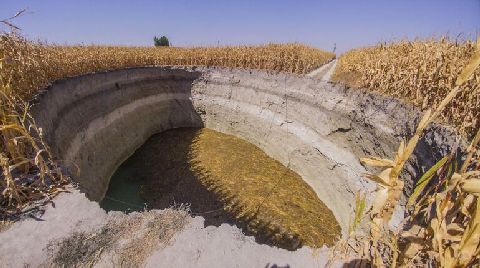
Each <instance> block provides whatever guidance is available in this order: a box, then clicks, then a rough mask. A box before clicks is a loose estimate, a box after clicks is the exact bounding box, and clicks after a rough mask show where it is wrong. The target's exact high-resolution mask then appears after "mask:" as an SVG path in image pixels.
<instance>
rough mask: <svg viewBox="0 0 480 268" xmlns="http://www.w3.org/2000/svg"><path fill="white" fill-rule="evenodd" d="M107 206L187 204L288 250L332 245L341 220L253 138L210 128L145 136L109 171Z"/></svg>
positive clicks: (213, 221) (211, 220)
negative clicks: (120, 162)
mask: <svg viewBox="0 0 480 268" xmlns="http://www.w3.org/2000/svg"><path fill="white" fill-rule="evenodd" d="M100 204H101V207H102V208H104V209H105V210H107V211H109V210H120V211H127V212H128V211H138V210H142V209H144V208H145V207H146V208H148V209H165V208H169V207H172V206H175V205H178V204H189V205H190V210H191V213H192V214H193V215H194V216H202V217H204V219H205V226H211V225H213V226H220V225H221V224H223V223H226V224H230V225H235V226H237V227H238V228H240V229H242V231H243V232H244V233H246V234H248V235H253V236H254V237H255V240H256V241H257V242H258V243H262V244H268V245H272V246H277V247H281V248H285V249H289V250H294V249H297V248H299V247H301V246H303V245H308V246H312V247H321V246H323V245H329V246H330V245H333V243H334V242H335V241H336V239H338V238H339V237H340V226H339V224H338V223H337V221H336V219H335V217H334V215H333V213H332V212H331V211H330V210H329V209H328V208H327V206H326V205H325V204H324V203H323V202H322V201H321V200H320V199H319V198H318V197H317V195H316V194H315V192H314V191H313V189H311V187H310V186H308V184H306V183H305V182H304V181H303V180H302V178H301V177H300V176H299V175H298V174H297V173H295V172H293V171H291V170H290V169H288V168H287V167H285V166H283V165H282V164H281V163H280V162H278V161H276V160H274V159H273V158H271V157H269V156H268V155H266V154H265V153H264V152H263V151H262V150H260V149H259V148H258V147H256V146H255V145H253V144H251V143H248V142H246V141H244V140H242V139H240V138H237V137H235V136H232V135H227V134H223V133H220V132H217V131H214V130H211V129H207V128H178V129H171V130H167V131H164V132H162V133H159V134H155V135H153V136H152V137H150V138H149V139H148V140H147V141H146V142H145V144H143V145H142V146H141V147H140V148H139V149H138V150H137V151H136V152H135V153H134V154H133V155H132V156H131V157H130V158H129V159H127V160H126V161H125V162H124V163H123V164H122V165H121V166H120V167H119V168H118V169H117V171H116V172H115V174H114V175H113V176H112V178H111V179H110V184H109V188H108V190H107V193H106V194H105V197H104V199H103V200H102V201H101V203H100Z"/></svg>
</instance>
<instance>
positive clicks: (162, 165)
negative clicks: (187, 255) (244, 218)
mask: <svg viewBox="0 0 480 268" xmlns="http://www.w3.org/2000/svg"><path fill="white" fill-rule="evenodd" d="M198 130H199V129H198V128H180V129H172V130H167V131H164V132H162V133H159V134H155V135H153V136H152V137H150V138H149V139H148V140H147V141H146V142H145V144H143V145H142V146H141V147H140V148H139V149H138V150H137V151H136V152H135V153H134V154H133V155H132V156H131V157H130V158H129V159H127V160H126V161H125V162H124V163H123V164H122V165H121V166H120V167H119V168H118V169H117V170H116V172H115V174H114V175H113V176H112V178H111V180H110V185H109V188H108V191H107V193H106V195H105V198H104V199H103V200H102V202H101V203H100V205H101V207H102V208H104V209H105V210H107V211H111V210H114V211H127V212H128V211H139V210H143V209H144V208H147V209H165V208H169V207H172V206H178V205H179V204H189V206H190V210H191V213H192V215H194V216H202V217H204V218H205V226H210V225H213V226H220V225H221V224H222V223H228V224H231V225H237V226H238V224H237V222H236V221H235V219H234V218H233V217H232V216H230V215H229V214H228V213H227V212H225V211H224V210H223V204H222V203H221V202H220V201H219V200H218V199H217V197H216V196H215V194H214V193H213V192H211V191H209V190H208V189H207V188H206V187H205V186H203V185H202V184H201V183H200V181H199V180H198V179H197V177H196V176H195V174H194V173H193V172H192V170H191V167H190V164H189V154H190V151H191V145H192V142H193V139H194V138H195V136H196V133H197V131H198Z"/></svg>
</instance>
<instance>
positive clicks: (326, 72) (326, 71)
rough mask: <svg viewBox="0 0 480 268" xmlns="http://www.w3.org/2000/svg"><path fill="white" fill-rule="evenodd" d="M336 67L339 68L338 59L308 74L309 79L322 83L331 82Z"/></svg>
mask: <svg viewBox="0 0 480 268" xmlns="http://www.w3.org/2000/svg"><path fill="white" fill-rule="evenodd" d="M335 66H337V60H336V59H334V60H332V61H331V62H329V63H327V64H325V65H322V66H320V68H318V69H316V70H313V71H312V72H311V73H309V74H307V77H312V78H317V79H320V80H321V81H330V78H331V76H332V74H333V72H334V71H335Z"/></svg>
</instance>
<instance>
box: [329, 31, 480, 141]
mask: <svg viewBox="0 0 480 268" xmlns="http://www.w3.org/2000/svg"><path fill="white" fill-rule="evenodd" d="M474 50H475V45H474V42H471V41H466V42H461V43H456V42H453V41H451V40H449V39H447V38H443V39H442V40H440V41H436V40H418V41H400V42H394V43H387V44H378V45H376V46H373V47H367V48H360V49H353V50H351V51H349V52H347V53H345V54H344V55H342V56H341V57H340V58H339V60H338V64H337V68H336V70H335V73H334V75H333V77H332V79H333V80H335V81H340V82H343V83H346V84H348V85H350V86H353V87H364V88H367V89H370V90H373V91H377V92H381V93H383V94H386V95H391V96H394V97H398V98H401V99H404V100H407V101H409V102H412V103H414V104H415V105H417V106H419V107H422V108H424V109H426V108H429V107H435V106H437V105H438V104H439V103H440V102H441V101H442V100H443V99H444V98H445V96H446V95H447V94H448V92H450V90H452V89H453V88H454V87H455V81H456V80H457V76H458V75H459V73H460V71H461V70H462V69H463V67H464V66H465V64H466V63H467V61H468V60H469V59H470V58H471V57H472V55H473V53H474ZM461 89H462V91H461V92H459V93H458V94H457V96H456V97H455V99H453V100H452V101H451V102H450V103H449V105H448V106H447V107H446V108H445V110H444V111H443V112H442V114H441V116H440V119H441V120H442V121H444V122H446V123H448V124H450V125H453V126H455V127H456V128H457V129H458V130H460V131H461V132H462V134H467V135H468V136H470V137H471V136H472V135H474V134H475V131H476V129H478V128H479V127H480V70H478V69H477V70H476V71H475V74H474V75H473V76H472V77H470V78H469V80H468V81H466V83H465V84H464V85H463V86H462V87H461Z"/></svg>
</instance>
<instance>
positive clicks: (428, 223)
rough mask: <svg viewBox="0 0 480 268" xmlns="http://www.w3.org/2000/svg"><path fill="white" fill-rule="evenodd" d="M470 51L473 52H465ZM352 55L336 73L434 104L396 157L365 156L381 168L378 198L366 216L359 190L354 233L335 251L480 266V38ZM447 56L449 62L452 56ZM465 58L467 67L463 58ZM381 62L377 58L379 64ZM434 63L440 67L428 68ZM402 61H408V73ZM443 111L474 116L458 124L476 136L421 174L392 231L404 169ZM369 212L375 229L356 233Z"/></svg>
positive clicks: (401, 261)
mask: <svg viewBox="0 0 480 268" xmlns="http://www.w3.org/2000/svg"><path fill="white" fill-rule="evenodd" d="M414 48H416V50H414ZM422 48H423V49H422ZM427 48H428V49H427ZM448 49H450V51H448ZM426 51H429V52H432V51H433V52H435V55H441V56H440V57H437V58H434V60H432V59H431V58H429V57H428V55H424V54H422V53H425V52H426ZM459 51H460V52H461V53H460V52H459ZM373 52H376V53H377V54H380V56H379V55H377V54H374V53H373ZM446 52H448V53H450V54H448V53H446ZM443 53H445V54H443ZM455 55H456V56H455ZM467 55H468V56H469V58H464V57H466V56H467ZM381 56H384V57H385V58H387V59H389V60H390V61H391V62H388V61H387V60H385V59H382V58H381ZM344 57H345V58H343V59H342V58H341V59H340V66H339V69H338V70H337V72H336V79H337V80H340V81H344V82H346V83H349V84H351V85H356V86H365V87H367V88H370V89H373V90H380V91H382V92H385V93H387V94H388V93H390V94H394V92H398V95H397V96H399V97H406V98H407V99H408V98H411V99H410V100H411V101H415V100H421V99H423V106H424V108H427V107H428V109H426V111H425V113H424V115H423V117H422V119H421V120H420V122H419V123H418V126H417V129H416V131H415V133H414V134H413V136H412V137H410V138H409V139H407V140H403V141H402V142H401V143H400V145H399V147H398V151H397V153H396V154H395V156H394V158H393V159H381V158H378V157H374V156H373V157H366V158H362V159H361V161H362V162H363V163H364V164H365V165H369V166H373V167H377V168H378V169H379V170H380V172H378V173H369V174H365V176H366V177H367V178H368V179H370V180H372V181H374V182H376V183H377V190H376V192H375V199H374V201H373V203H372V207H371V208H369V209H368V211H367V213H366V214H364V212H365V208H366V205H365V196H364V195H361V194H358V195H357V205H356V213H355V217H354V220H353V221H352V228H351V229H350V237H348V238H347V239H346V240H343V241H340V242H339V243H338V244H337V246H336V247H335V248H334V250H333V251H334V252H336V251H338V250H340V252H342V250H343V253H345V251H346V252H350V253H346V254H347V255H350V256H351V255H352V254H353V255H356V256H358V257H359V259H360V261H358V262H360V263H362V262H364V264H365V261H366V262H368V263H369V264H370V265H373V266H375V267H396V266H400V267H472V266H474V265H477V266H478V263H479V261H480V259H479V255H480V197H479V195H480V163H479V162H478V159H479V158H478V152H479V150H478V147H479V146H478V145H479V142H480V129H479V127H478V121H477V120H479V118H478V111H479V110H478V109H479V103H478V101H479V99H480V98H479V94H478V90H479V78H480V76H479V68H478V67H479V65H480V39H478V40H477V44H476V46H474V45H473V43H470V42H467V43H466V44H463V45H461V46H458V45H453V44H451V43H448V42H446V41H445V39H444V40H442V41H441V42H438V43H434V42H432V41H428V42H425V43H421V42H417V43H415V42H413V43H412V42H401V43H398V44H391V45H390V46H387V47H385V46H384V45H379V46H378V47H374V48H367V49H359V50H354V51H352V52H350V53H347V54H346V55H345V56H344ZM447 58H448V59H449V60H448V61H446V60H445V59H447ZM459 58H461V62H462V63H463V65H460V64H459V63H458V61H460V60H459ZM427 59H428V60H427ZM452 59H455V60H452ZM375 60H376V63H373V62H374V61H375ZM409 60H411V61H410V62H409ZM361 62H363V63H365V66H363V67H360V66H361V64H360V63H361ZM402 64H403V65H402ZM428 64H430V65H431V66H433V67H431V68H427V67H425V68H426V69H423V67H421V66H427V65H428ZM457 64H458V65H457ZM445 66H447V67H445ZM401 67H405V71H404V70H403V69H402V68H401ZM421 68H422V69H421ZM452 69H454V70H455V71H452ZM422 70H423V71H422ZM382 75H383V79H381V78H382ZM409 75H413V76H409ZM417 79H418V80H419V81H417ZM424 83H427V84H428V85H429V86H430V87H431V88H432V90H431V91H429V89H430V88H429V87H425V86H426V85H424ZM382 88H383V89H382ZM414 90H416V91H417V97H418V96H419V99H415V98H414V96H415V95H414V94H413V93H412V91H414ZM418 91H421V92H420V93H418ZM418 94H420V95H418ZM429 102H433V103H429ZM425 103H428V104H427V105H425ZM454 112H458V113H459V114H454ZM441 115H443V116H444V117H443V118H444V119H446V120H454V119H456V118H458V117H460V116H463V117H464V119H467V120H468V119H469V118H470V119H472V117H468V116H474V117H475V118H473V120H471V121H466V122H460V121H452V122H456V123H455V124H456V126H457V128H458V129H460V130H465V129H467V130H468V129H469V127H471V128H470V130H471V133H472V134H473V138H472V141H471V143H470V145H469V146H468V148H467V149H466V151H465V152H463V153H461V154H460V155H457V151H456V150H455V149H453V150H452V152H451V153H450V154H448V155H446V156H445V157H444V158H442V159H441V160H439V161H438V162H437V163H436V164H435V165H433V166H432V167H431V168H430V169H429V170H427V171H426V172H425V173H424V174H423V175H422V176H421V177H420V178H418V181H417V183H416V186H415V189H414V192H413V194H412V195H411V196H410V197H409V200H408V203H407V207H406V208H407V210H408V214H407V217H406V218H405V219H404V221H403V223H402V225H401V226H400V229H398V230H391V229H390V227H389V222H390V220H391V218H392V214H393V211H394V209H395V207H396V206H398V205H399V203H400V199H401V196H402V192H403V187H404V182H403V180H402V179H401V178H400V173H401V171H402V169H403V167H404V165H405V163H406V161H407V160H408V159H409V157H410V156H411V155H412V153H413V150H414V149H415V147H416V145H417V143H418V141H419V140H420V138H421V137H422V134H423V131H424V130H425V129H426V127H427V126H428V125H429V124H430V123H431V122H433V121H435V120H436V119H437V118H438V117H439V116H441ZM364 216H365V217H364ZM362 218H363V219H366V221H367V222H368V226H369V229H368V230H369V232H368V233H367V234H364V233H362V232H355V226H358V224H359V223H360V222H361V221H362ZM352 249H353V250H352ZM352 251H353V253H352ZM357 264H358V263H357Z"/></svg>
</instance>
